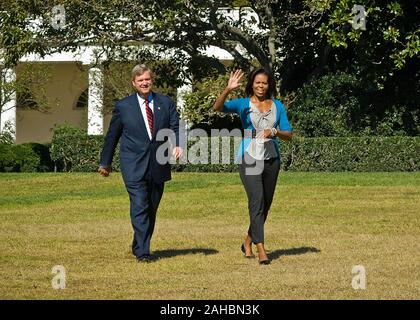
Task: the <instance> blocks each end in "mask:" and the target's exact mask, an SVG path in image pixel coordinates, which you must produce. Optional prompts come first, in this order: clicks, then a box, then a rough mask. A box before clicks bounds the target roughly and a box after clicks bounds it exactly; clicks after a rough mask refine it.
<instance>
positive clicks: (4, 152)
mask: <svg viewBox="0 0 420 320" xmlns="http://www.w3.org/2000/svg"><path fill="white" fill-rule="evenodd" d="M40 164H41V157H40V156H39V155H38V154H37V153H36V152H35V151H34V150H33V148H32V145H31V144H18V145H11V144H0V171H1V172H37V171H40Z"/></svg>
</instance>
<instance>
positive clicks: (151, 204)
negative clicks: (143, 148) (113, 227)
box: [126, 176, 164, 257]
mask: <svg viewBox="0 0 420 320" xmlns="http://www.w3.org/2000/svg"><path fill="white" fill-rule="evenodd" d="M126 189H127V192H128V194H129V196H130V217H131V224H132V226H133V230H134V236H133V243H132V252H133V254H134V255H135V256H136V257H142V256H145V255H149V254H150V240H151V238H152V235H153V231H154V229H155V222H156V212H157V209H158V207H159V203H160V200H161V198H162V194H163V189H164V182H161V183H156V182H154V181H153V179H152V178H151V177H150V176H148V177H146V178H145V179H142V180H140V181H136V182H126Z"/></svg>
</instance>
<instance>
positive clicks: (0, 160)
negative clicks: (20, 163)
mask: <svg viewBox="0 0 420 320" xmlns="http://www.w3.org/2000/svg"><path fill="white" fill-rule="evenodd" d="M12 147H13V145H11V144H8V143H1V144H0V172H5V171H6V172H9V171H13V167H14V154H13V150H12Z"/></svg>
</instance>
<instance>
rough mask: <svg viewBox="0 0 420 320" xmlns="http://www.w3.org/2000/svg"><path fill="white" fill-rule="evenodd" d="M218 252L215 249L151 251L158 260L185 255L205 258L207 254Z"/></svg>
mask: <svg viewBox="0 0 420 320" xmlns="http://www.w3.org/2000/svg"><path fill="white" fill-rule="evenodd" d="M218 252H219V251H217V250H215V249H204V248H194V249H168V250H156V251H153V255H155V256H156V258H158V259H166V258H172V257H176V256H184V255H187V254H198V253H201V254H204V255H205V256H207V255H209V254H216V253H218Z"/></svg>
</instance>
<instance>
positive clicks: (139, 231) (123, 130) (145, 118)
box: [98, 64, 182, 262]
mask: <svg viewBox="0 0 420 320" xmlns="http://www.w3.org/2000/svg"><path fill="white" fill-rule="evenodd" d="M132 84H133V86H134V88H135V89H136V90H137V92H136V93H134V94H132V95H130V96H128V97H126V98H124V99H122V100H120V101H118V102H117V103H116V105H115V108H114V110H113V113H112V119H111V122H110V125H109V129H108V132H107V134H106V137H105V141H104V146H103V149H102V153H101V160H100V167H99V169H98V171H99V173H100V174H101V175H102V176H104V177H107V176H108V175H109V173H110V172H111V163H112V158H113V156H114V152H115V148H116V146H117V144H118V141H119V140H120V138H121V142H120V164H121V172H122V176H123V180H124V184H125V187H126V189H127V192H128V194H129V196H130V216H131V224H132V226H133V229H134V237H133V243H132V252H133V254H134V255H135V256H136V258H137V261H139V262H149V261H151V260H152V256H151V255H150V240H151V238H152V234H153V230H154V226H155V221H156V212H157V209H158V206H159V202H160V199H161V198H162V194H163V189H164V183H165V181H168V180H170V179H171V170H170V164H169V162H168V161H166V162H165V161H161V159H158V158H157V157H156V155H157V150H158V149H159V147H161V146H162V145H163V144H164V143H165V142H166V141H165V140H163V141H159V140H162V139H156V135H157V133H158V132H159V130H164V129H166V130H167V129H170V130H172V131H173V132H174V134H175V144H176V146H175V148H174V149H173V153H172V154H173V156H174V157H175V159H179V158H180V157H181V156H182V149H181V148H180V147H179V116H178V113H177V111H176V107H175V104H174V103H173V101H172V100H171V99H170V98H169V97H168V96H165V95H162V94H158V93H155V92H153V91H152V85H153V80H152V71H151V70H150V69H149V68H148V67H147V66H146V65H144V64H140V65H136V66H135V67H134V68H133V71H132Z"/></svg>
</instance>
